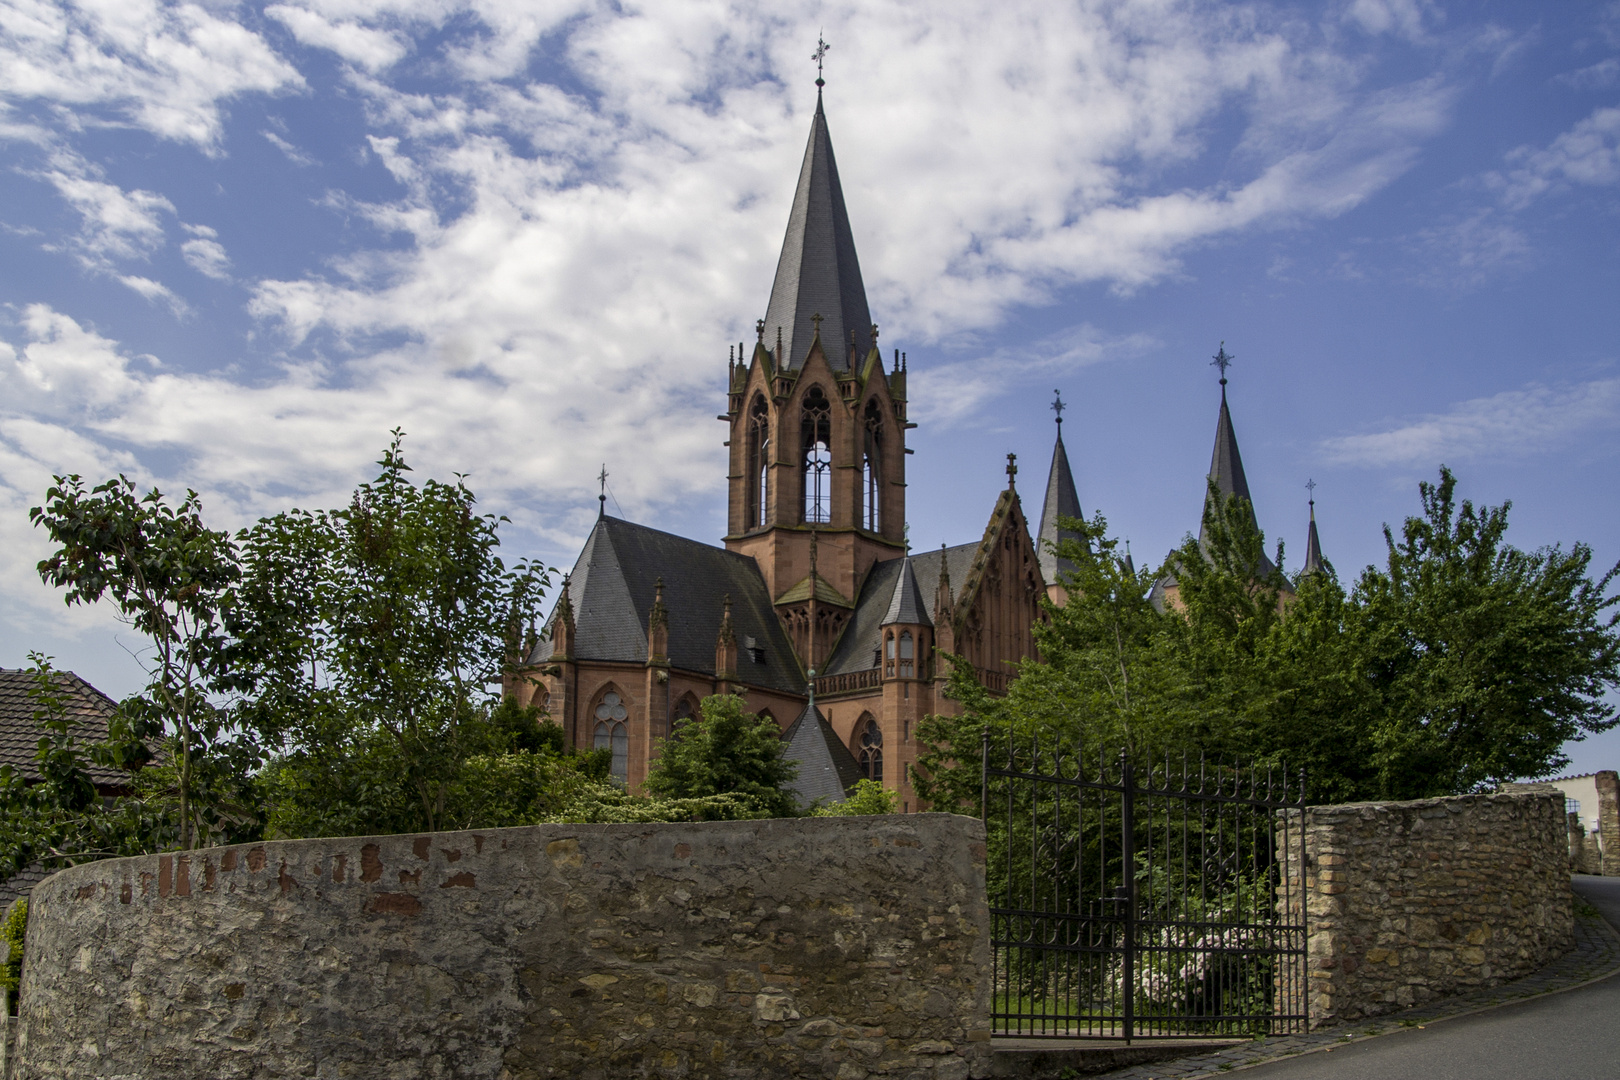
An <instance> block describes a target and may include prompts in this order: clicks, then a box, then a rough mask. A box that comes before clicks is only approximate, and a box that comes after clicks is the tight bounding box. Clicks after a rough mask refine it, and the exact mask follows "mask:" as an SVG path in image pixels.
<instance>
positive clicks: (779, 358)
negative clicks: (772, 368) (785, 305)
mask: <svg viewBox="0 0 1620 1080" xmlns="http://www.w3.org/2000/svg"><path fill="white" fill-rule="evenodd" d="M776 366H777V367H781V366H782V324H781V323H777V324H776Z"/></svg>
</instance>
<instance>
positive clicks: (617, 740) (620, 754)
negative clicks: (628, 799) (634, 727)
mask: <svg viewBox="0 0 1620 1080" xmlns="http://www.w3.org/2000/svg"><path fill="white" fill-rule="evenodd" d="M629 718H630V711H629V710H628V709H626V708H625V707H624V701H623V700H622V699H620V697H619V695H618V694H615V693H613V692H612V691H611V690H610V691H608V692H607V693H605V694H603V695H602V703H601V704H600V705H598V706H597V707H596V739H595V741H594V743H593V745H594V746H595V747H596V749H598V750H612V751H613V768H612V770H611V771H612V773H613V779H614V780H616V781H618V782H619V783H621V784H626V783H629V782H630V734H629V732H628V731H627V730H626V729H625V726H624V725H625V721H626V720H628V719H629Z"/></svg>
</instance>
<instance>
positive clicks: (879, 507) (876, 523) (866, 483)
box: [861, 398, 883, 532]
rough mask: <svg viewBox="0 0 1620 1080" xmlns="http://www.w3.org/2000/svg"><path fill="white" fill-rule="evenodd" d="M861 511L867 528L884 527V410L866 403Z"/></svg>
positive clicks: (879, 530) (876, 529)
mask: <svg viewBox="0 0 1620 1080" xmlns="http://www.w3.org/2000/svg"><path fill="white" fill-rule="evenodd" d="M861 512H862V515H863V517H864V521H865V525H866V528H867V529H869V530H870V531H872V532H881V531H882V529H883V410H882V409H880V408H878V403H877V399H876V398H873V399H872V400H871V401H868V402H867V403H866V453H865V455H864V457H863V461H862V465H861Z"/></svg>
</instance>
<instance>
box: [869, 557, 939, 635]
mask: <svg viewBox="0 0 1620 1080" xmlns="http://www.w3.org/2000/svg"><path fill="white" fill-rule="evenodd" d="M896 623H903V624H905V625H907V626H933V625H934V620H932V619H930V618H929V617H928V605H927V604H925V603H924V602H923V598H922V590H921V589H919V588H918V587H917V574H916V572H915V571H914V570H913V569H912V568H911V556H909V555H908V556H906V557H905V558H903V559H901V560H900V574H899V576H898V577H896V578H895V582H894V592H893V593H892V594H890V596H889V609H888V610H887V611H885V612H884V613H883V622H881V623H880V624H879V625H880V626H893V625H895V624H896Z"/></svg>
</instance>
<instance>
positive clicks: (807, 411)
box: [802, 386, 832, 525]
mask: <svg viewBox="0 0 1620 1080" xmlns="http://www.w3.org/2000/svg"><path fill="white" fill-rule="evenodd" d="M802 424H803V431H804V520H805V523H806V524H811V525H814V524H818V523H822V524H824V523H826V522H829V521H831V520H832V406H831V405H830V404H829V403H828V401H827V398H826V395H824V394H823V393H822V392H821V388H820V387H819V386H818V387H815V388H813V389H812V390H811V391H810V393H808V394H806V395H805V398H804V417H803V421H802Z"/></svg>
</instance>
